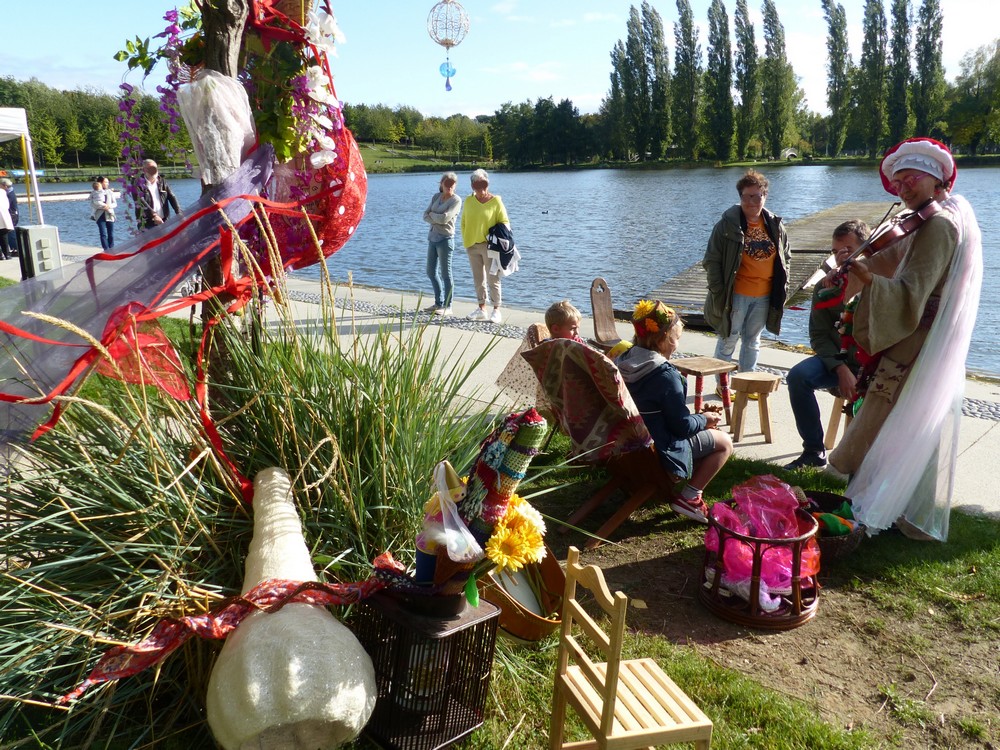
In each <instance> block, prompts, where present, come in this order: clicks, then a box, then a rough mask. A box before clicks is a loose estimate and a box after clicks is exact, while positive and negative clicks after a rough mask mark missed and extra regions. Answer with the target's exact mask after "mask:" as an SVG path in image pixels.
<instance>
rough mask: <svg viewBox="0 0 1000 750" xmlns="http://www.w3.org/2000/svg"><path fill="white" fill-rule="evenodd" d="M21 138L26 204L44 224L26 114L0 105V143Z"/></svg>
mask: <svg viewBox="0 0 1000 750" xmlns="http://www.w3.org/2000/svg"><path fill="white" fill-rule="evenodd" d="M15 138H20V139H21V159H22V161H23V163H24V171H25V185H26V187H27V192H28V204H29V205H30V206H31V208H32V209H33V210H37V211H38V223H39V224H44V223H45V219H44V218H43V217H42V202H41V201H40V200H38V177H37V175H36V174H35V159H34V157H33V156H32V155H31V134H30V133H28V115H27V114H26V113H25V111H24V110H23V109H18V108H15V107H0V143H2V142H4V141H12V140H14V139H15Z"/></svg>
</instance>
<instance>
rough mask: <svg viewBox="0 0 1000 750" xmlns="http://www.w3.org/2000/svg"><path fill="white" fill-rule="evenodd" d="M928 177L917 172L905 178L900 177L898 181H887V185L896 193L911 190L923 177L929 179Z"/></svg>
mask: <svg viewBox="0 0 1000 750" xmlns="http://www.w3.org/2000/svg"><path fill="white" fill-rule="evenodd" d="M930 176H931V175H929V174H923V173H920V172H918V173H917V174H911V175H907V176H906V177H900V178H899V179H892V180H890V181H889V184H890V185H892V189H893V190H895V191H896V192H897V193H898V192H899V191H900V190H902V189H904V188H905V189H906V190H909V189H911V188H912V187H913V186H914V185H916V184H917V183H918V182H920V181H921V180H922V179H924V178H925V177H930Z"/></svg>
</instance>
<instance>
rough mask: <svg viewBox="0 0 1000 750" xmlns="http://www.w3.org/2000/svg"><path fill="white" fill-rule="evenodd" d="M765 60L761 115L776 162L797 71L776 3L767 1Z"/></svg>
mask: <svg viewBox="0 0 1000 750" xmlns="http://www.w3.org/2000/svg"><path fill="white" fill-rule="evenodd" d="M762 12H763V16H764V59H763V61H762V62H761V66H760V68H761V87H760V89H761V112H762V121H763V126H764V128H763V129H764V141H765V143H766V144H767V146H768V148H769V149H770V151H771V156H772V157H774V158H775V159H779V158H781V147H782V144H783V143H784V139H785V132H786V131H787V129H788V126H789V124H790V123H791V120H792V108H793V107H794V105H795V102H794V97H795V89H796V85H795V72H794V71H793V70H792V66H791V65H790V64H789V62H788V56H787V55H786V53H785V27H784V26H782V25H781V20H780V19H779V18H778V9H777V8H776V7H775V6H774V0H764V4H763V7H762Z"/></svg>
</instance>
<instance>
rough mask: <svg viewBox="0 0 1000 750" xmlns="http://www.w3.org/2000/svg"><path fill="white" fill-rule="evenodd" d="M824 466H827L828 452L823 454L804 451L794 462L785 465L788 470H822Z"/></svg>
mask: <svg viewBox="0 0 1000 750" xmlns="http://www.w3.org/2000/svg"><path fill="white" fill-rule="evenodd" d="M824 466H826V451H823V452H822V453H813V452H812V451H804V452H803V453H802V455H801V456H799V457H798V458H796V459H795V460H794V461H792V462H791V463H787V464H785V468H786V469H805V468H807V467H808V468H815V469H822V468H823V467H824Z"/></svg>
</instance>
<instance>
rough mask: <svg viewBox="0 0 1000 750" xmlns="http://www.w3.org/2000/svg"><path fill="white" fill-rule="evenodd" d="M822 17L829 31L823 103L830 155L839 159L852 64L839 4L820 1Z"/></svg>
mask: <svg viewBox="0 0 1000 750" xmlns="http://www.w3.org/2000/svg"><path fill="white" fill-rule="evenodd" d="M822 3H823V16H824V17H825V18H826V23H827V28H828V29H829V32H828V35H827V40H826V50H827V66H826V70H827V83H826V104H827V106H828V107H829V108H830V124H829V140H828V141H827V143H828V146H829V149H828V150H829V153H830V155H831V156H839V155H840V150H841V149H842V148H843V147H844V138H845V136H846V134H847V121H848V118H849V117H850V110H851V89H850V79H851V71H852V68H853V65H852V64H851V52H850V49H849V47H848V43H847V14H846V13H845V12H844V6H843V4H842V3H834V2H833V0H822Z"/></svg>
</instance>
